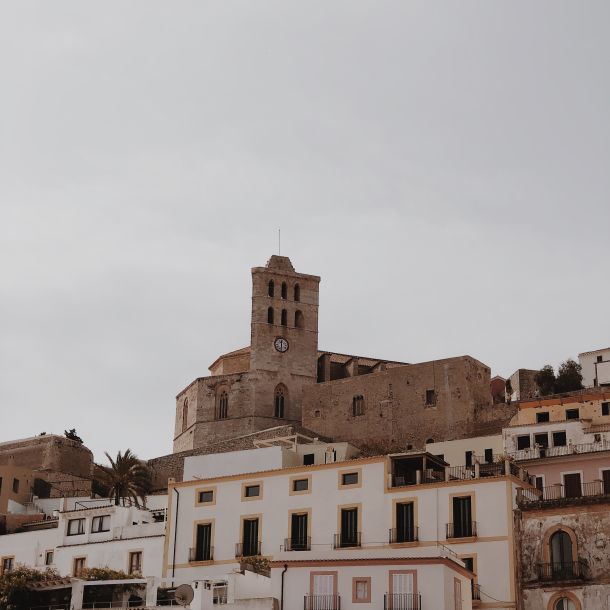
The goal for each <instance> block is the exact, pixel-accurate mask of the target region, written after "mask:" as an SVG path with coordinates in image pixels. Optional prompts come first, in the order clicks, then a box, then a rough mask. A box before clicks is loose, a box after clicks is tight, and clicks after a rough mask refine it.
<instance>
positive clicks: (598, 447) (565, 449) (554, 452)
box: [511, 439, 610, 461]
mask: <svg viewBox="0 0 610 610" xmlns="http://www.w3.org/2000/svg"><path fill="white" fill-rule="evenodd" d="M598 451H610V441H607V440H605V439H603V440H601V441H598V442H595V443H579V444H575V445H572V444H568V445H558V446H557V447H541V446H536V447H528V448H527V449H518V450H517V451H515V452H513V453H511V457H512V458H513V459H514V460H517V461H522V460H537V459H540V458H548V457H555V456H560V455H577V454H582V453H596V452H598Z"/></svg>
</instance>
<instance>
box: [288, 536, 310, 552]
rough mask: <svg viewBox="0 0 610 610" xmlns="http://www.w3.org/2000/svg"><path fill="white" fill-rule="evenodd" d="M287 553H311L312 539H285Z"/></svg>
mask: <svg viewBox="0 0 610 610" xmlns="http://www.w3.org/2000/svg"><path fill="white" fill-rule="evenodd" d="M284 550H285V551H311V538H310V537H309V536H307V537H305V538H284Z"/></svg>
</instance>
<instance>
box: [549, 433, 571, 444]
mask: <svg viewBox="0 0 610 610" xmlns="http://www.w3.org/2000/svg"><path fill="white" fill-rule="evenodd" d="M567 444H568V442H567V438H566V433H565V432H563V431H560V432H553V447H565V446H566V445H567Z"/></svg>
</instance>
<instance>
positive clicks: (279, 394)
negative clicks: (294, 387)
mask: <svg viewBox="0 0 610 610" xmlns="http://www.w3.org/2000/svg"><path fill="white" fill-rule="evenodd" d="M285 400H286V388H285V386H283V385H278V386H277V388H275V412H274V415H275V417H278V418H280V419H283V418H284V405H285Z"/></svg>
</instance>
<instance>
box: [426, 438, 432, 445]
mask: <svg viewBox="0 0 610 610" xmlns="http://www.w3.org/2000/svg"><path fill="white" fill-rule="evenodd" d="M433 442H434V439H433V438H427V439H426V443H429V444H432V443H433Z"/></svg>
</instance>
